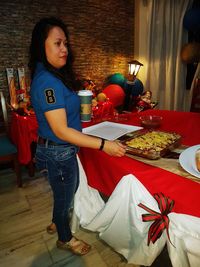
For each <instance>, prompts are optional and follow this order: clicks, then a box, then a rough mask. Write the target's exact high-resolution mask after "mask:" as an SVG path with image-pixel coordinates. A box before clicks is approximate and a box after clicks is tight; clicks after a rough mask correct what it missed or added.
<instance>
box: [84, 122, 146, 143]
mask: <svg viewBox="0 0 200 267" xmlns="http://www.w3.org/2000/svg"><path fill="white" fill-rule="evenodd" d="M140 129H142V127H139V126H133V125H127V124H121V123H115V122H109V121H104V122H101V123H98V124H95V125H92V126H89V127H86V128H84V129H83V133H86V134H89V135H93V136H97V137H101V138H104V139H107V140H116V139H117V138H119V137H120V136H122V135H124V134H127V133H130V132H133V131H137V130H140Z"/></svg>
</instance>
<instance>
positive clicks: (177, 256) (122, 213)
mask: <svg viewBox="0 0 200 267" xmlns="http://www.w3.org/2000/svg"><path fill="white" fill-rule="evenodd" d="M78 162H79V168H80V185H79V188H78V191H77V193H76V195H75V201H74V212H75V214H76V216H77V217H78V219H79V221H80V225H81V226H82V227H83V228H85V229H88V230H91V231H97V232H99V236H100V238H101V239H103V240H104V241H105V242H106V243H108V244H109V245H110V246H111V247H113V248H114V249H115V250H116V251H117V252H119V253H120V254H122V255H123V256H124V257H125V258H126V259H127V261H128V263H133V264H138V265H145V266H150V265H151V264H152V263H153V261H154V260H155V259H156V257H157V256H158V255H159V254H160V252H161V251H162V250H163V247H164V246H165V244H166V243H167V248H168V253H169V257H170V259H171V262H172V265H173V267H199V266H200V218H198V217H194V216H189V215H186V214H178V213H174V212H171V213H169V215H168V217H169V219H170V224H169V235H170V239H171V242H172V244H173V245H174V246H175V247H174V246H172V244H171V243H170V242H169V240H168V238H167V235H166V230H164V232H163V234H162V236H161V237H160V238H159V239H158V240H157V241H156V242H155V243H154V244H153V243H152V242H151V243H150V245H149V246H148V245H147V234H148V230H149V227H150V225H151V224H152V222H143V221H142V214H146V213H147V212H146V211H145V210H144V209H142V208H140V207H138V204H139V203H140V202H141V203H142V204H144V205H146V206H147V207H149V208H151V209H153V210H155V211H157V212H160V211H159V208H158V204H157V202H156V200H155V199H154V198H153V196H152V195H151V194H150V193H149V192H148V191H147V189H146V188H145V187H144V186H143V185H142V183H140V181H139V180H138V179H137V178H136V177H135V176H134V175H132V174H129V175H126V176H124V177H123V178H122V179H121V180H120V182H119V183H118V185H117V186H116V188H115V190H114V191H113V193H112V194H111V196H110V197H109V199H108V202H107V203H106V204H105V203H104V201H103V200H102V199H101V197H100V195H99V193H98V191H97V190H95V189H93V188H92V187H90V186H89V185H88V184H87V177H86V175H85V172H84V170H83V167H82V164H81V162H80V160H79V159H78ZM158 193H159V192H158ZM169 197H170V196H169ZM175 205H176V203H175Z"/></svg>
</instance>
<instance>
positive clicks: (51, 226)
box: [46, 223, 57, 235]
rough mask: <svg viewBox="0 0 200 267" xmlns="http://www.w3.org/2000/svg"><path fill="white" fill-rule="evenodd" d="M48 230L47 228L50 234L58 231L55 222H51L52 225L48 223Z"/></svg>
mask: <svg viewBox="0 0 200 267" xmlns="http://www.w3.org/2000/svg"><path fill="white" fill-rule="evenodd" d="M46 230H47V233H48V234H50V235H53V234H55V233H56V232H57V229H56V225H55V223H51V224H50V225H48V226H47V228H46Z"/></svg>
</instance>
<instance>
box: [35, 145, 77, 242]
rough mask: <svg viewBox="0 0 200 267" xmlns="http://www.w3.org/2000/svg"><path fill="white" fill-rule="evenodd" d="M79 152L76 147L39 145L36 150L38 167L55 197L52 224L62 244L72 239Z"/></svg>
mask: <svg viewBox="0 0 200 267" xmlns="http://www.w3.org/2000/svg"><path fill="white" fill-rule="evenodd" d="M77 152H78V148H77V147H76V146H74V145H59V146H54V145H45V144H44V145H43V144H42V145H41V144H37V148H36V167H37V168H38V169H39V170H40V171H41V172H44V174H45V172H46V175H47V177H48V179H49V183H50V185H51V188H52V191H53V197H54V206H53V218H52V222H53V223H55V224H56V228H57V233H58V240H60V241H62V242H68V241H69V240H70V239H71V238H72V233H71V229H70V225H69V223H70V222H69V208H70V206H71V204H72V201H73V198H74V194H75V192H76V190H77V188H78V185H79V168H78V162H77V158H76V154H77Z"/></svg>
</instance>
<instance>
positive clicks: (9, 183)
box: [0, 169, 135, 267]
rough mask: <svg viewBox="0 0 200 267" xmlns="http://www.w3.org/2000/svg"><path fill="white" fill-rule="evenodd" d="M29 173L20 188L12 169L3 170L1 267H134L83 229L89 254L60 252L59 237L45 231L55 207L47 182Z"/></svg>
mask: <svg viewBox="0 0 200 267" xmlns="http://www.w3.org/2000/svg"><path fill="white" fill-rule="evenodd" d="M26 173H27V171H26V170H25V171H24V175H23V181H24V182H23V188H17V187H16V182H15V177H14V175H13V172H12V170H11V169H5V170H0V267H8V266H9V267H11V266H12V267H50V266H51V267H61V266H63V267H64V266H65V267H67V266H68V267H83V266H84V267H135V265H133V264H127V263H126V260H125V259H124V258H123V257H122V256H120V255H119V254H117V253H116V252H114V251H113V250H112V249H111V248H110V247H109V246H107V245H106V244H105V243H103V242H102V241H100V240H99V239H98V235H97V234H96V233H92V232H88V231H84V230H80V231H79V232H78V233H77V234H76V236H77V237H80V238H81V239H84V240H85V241H86V242H88V243H90V244H91V245H92V250H91V252H90V253H88V254H87V255H85V256H83V257H80V256H75V255H72V254H71V253H70V252H64V251H61V250H59V249H57V248H56V246H55V242H56V239H57V236H56V234H55V235H49V234H47V233H46V230H45V229H46V226H47V225H48V224H49V222H50V219H51V208H52V194H51V190H50V187H49V185H48V182H47V181H46V180H45V179H44V178H40V177H39V175H38V174H36V177H35V178H34V179H33V178H29V177H28V175H27V174H26Z"/></svg>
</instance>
